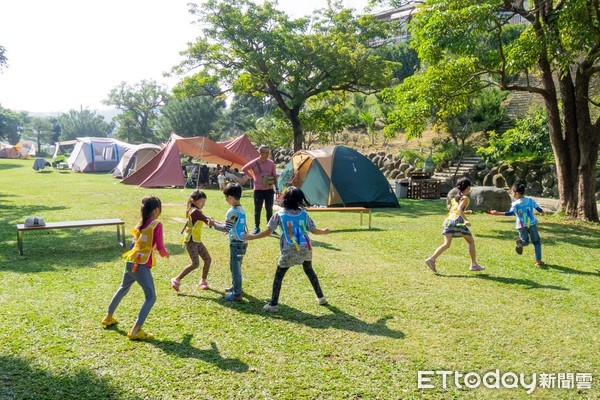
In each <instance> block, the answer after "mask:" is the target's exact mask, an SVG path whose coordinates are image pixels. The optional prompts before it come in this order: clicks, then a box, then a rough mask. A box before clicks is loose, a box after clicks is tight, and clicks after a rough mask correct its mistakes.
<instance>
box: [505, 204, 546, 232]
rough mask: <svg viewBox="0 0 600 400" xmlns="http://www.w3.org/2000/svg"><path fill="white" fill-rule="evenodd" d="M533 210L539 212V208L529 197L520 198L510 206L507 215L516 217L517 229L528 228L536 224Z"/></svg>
mask: <svg viewBox="0 0 600 400" xmlns="http://www.w3.org/2000/svg"><path fill="white" fill-rule="evenodd" d="M533 210H538V211H540V210H541V207H540V206H539V204H538V203H536V201H535V200H533V199H532V198H531V197H521V198H520V199H518V200H515V201H514V202H513V203H512V204H511V206H510V210H509V211H508V213H507V215H515V216H516V217H517V220H516V228H517V229H523V228H529V227H530V226H532V225H535V224H537V222H538V220H537V218H536V217H535V215H534V212H533Z"/></svg>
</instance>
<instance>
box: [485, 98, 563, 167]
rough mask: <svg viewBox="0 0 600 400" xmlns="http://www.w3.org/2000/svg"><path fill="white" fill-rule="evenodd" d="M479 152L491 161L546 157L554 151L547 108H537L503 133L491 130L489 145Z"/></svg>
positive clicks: (486, 159) (487, 160)
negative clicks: (499, 133) (551, 143)
mask: <svg viewBox="0 0 600 400" xmlns="http://www.w3.org/2000/svg"><path fill="white" fill-rule="evenodd" d="M477 153H478V154H479V155H480V156H481V157H483V159H484V160H485V161H486V162H491V163H496V162H499V161H501V160H507V159H519V158H521V157H526V158H531V157H535V158H546V157H547V156H548V154H550V153H552V147H551V145H550V136H549V132H548V116H547V115H546V110H544V109H537V110H535V111H534V112H533V113H532V114H531V115H529V116H527V117H525V118H524V119H522V120H520V121H518V122H517V125H516V126H515V127H514V128H513V129H509V130H507V131H506V132H504V134H502V135H498V134H496V133H495V132H490V136H489V139H488V146H487V147H482V148H480V149H478V150H477Z"/></svg>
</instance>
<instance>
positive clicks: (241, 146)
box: [218, 135, 260, 161]
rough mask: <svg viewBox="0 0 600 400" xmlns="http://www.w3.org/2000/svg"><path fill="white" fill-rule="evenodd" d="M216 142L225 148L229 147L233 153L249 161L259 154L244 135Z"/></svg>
mask: <svg viewBox="0 0 600 400" xmlns="http://www.w3.org/2000/svg"><path fill="white" fill-rule="evenodd" d="M218 143H219V144H220V145H222V146H225V148H226V149H229V150H231V151H233V152H234V153H236V154H239V155H241V156H242V157H244V158H246V159H247V160H249V161H251V160H254V159H255V158H257V157H258V156H259V155H260V154H258V150H256V148H255V147H254V145H253V144H252V142H251V141H250V139H248V136H246V135H242V136H239V137H237V138H235V139H233V140H228V141H226V142H218Z"/></svg>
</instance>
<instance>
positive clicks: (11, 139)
mask: <svg viewBox="0 0 600 400" xmlns="http://www.w3.org/2000/svg"><path fill="white" fill-rule="evenodd" d="M29 120H30V117H29V114H28V113H26V112H24V111H22V112H17V111H13V110H9V109H8V108H4V107H2V106H0V139H5V140H7V141H8V143H10V144H13V145H14V144H17V143H18V142H19V140H20V139H21V134H22V133H23V131H24V130H25V126H26V125H27V123H28V122H29Z"/></svg>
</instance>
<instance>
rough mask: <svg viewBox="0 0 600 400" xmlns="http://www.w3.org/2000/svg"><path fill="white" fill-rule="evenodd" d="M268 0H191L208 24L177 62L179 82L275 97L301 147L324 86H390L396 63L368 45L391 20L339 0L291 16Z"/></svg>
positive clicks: (183, 87)
mask: <svg viewBox="0 0 600 400" xmlns="http://www.w3.org/2000/svg"><path fill="white" fill-rule="evenodd" d="M276 4H277V3H276V2H275V1H272V0H266V1H265V2H264V3H262V4H261V5H257V4H255V3H253V2H252V1H250V0H220V1H219V0H208V1H207V2H206V3H204V4H203V5H202V6H201V7H198V6H196V5H193V6H192V8H191V12H192V14H194V15H196V16H198V17H199V22H200V23H201V24H202V25H203V26H205V28H204V29H203V35H202V36H201V37H200V38H199V39H198V40H197V41H196V42H195V43H193V44H192V45H190V46H189V48H188V49H187V50H186V51H185V52H184V54H185V55H186V60H185V61H184V62H183V63H182V64H181V65H180V66H179V67H178V68H176V70H175V71H176V72H178V73H181V74H183V73H185V72H187V71H189V70H195V69H197V70H198V72H196V73H195V74H194V75H192V76H187V77H185V78H184V79H183V81H182V82H181V84H180V85H179V88H178V90H179V91H181V92H184V93H186V94H187V95H196V94H198V91H199V90H201V89H202V88H203V87H205V86H206V85H213V86H218V87H221V88H223V90H224V91H230V90H231V91H233V92H235V93H238V94H241V93H245V94H252V95H257V96H262V97H267V98H269V99H273V101H275V103H276V104H277V107H278V108H279V109H280V110H281V111H282V112H283V114H284V115H285V118H287V120H288V121H289V123H290V125H291V127H292V130H293V133H294V149H295V150H300V149H301V148H302V142H303V135H304V132H303V128H302V123H301V120H300V113H301V111H302V109H303V107H304V105H305V103H306V101H307V99H309V98H311V97H313V96H317V95H320V94H322V93H326V92H342V91H365V92H368V91H371V90H378V89H380V88H383V87H385V86H386V85H387V84H388V83H389V81H390V78H391V73H392V70H393V67H394V63H391V62H388V61H386V60H384V59H383V58H382V57H380V56H377V55H376V54H375V53H374V52H373V51H372V49H370V48H369V46H372V45H374V43H378V42H381V41H380V40H378V39H381V38H382V37H386V35H387V33H386V29H387V27H386V25H385V24H383V23H381V22H380V21H377V20H375V19H374V18H373V17H370V16H363V17H360V18H357V17H355V16H354V15H353V13H352V12H351V10H348V9H344V8H342V6H341V3H340V2H339V1H333V2H332V1H328V8H326V9H323V10H321V11H320V12H318V13H317V14H316V15H314V16H313V18H311V19H309V18H299V19H290V18H289V17H288V16H287V15H286V14H285V13H283V12H281V11H279V10H277V9H275V5H276Z"/></svg>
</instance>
